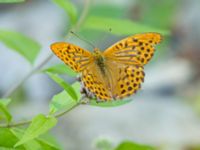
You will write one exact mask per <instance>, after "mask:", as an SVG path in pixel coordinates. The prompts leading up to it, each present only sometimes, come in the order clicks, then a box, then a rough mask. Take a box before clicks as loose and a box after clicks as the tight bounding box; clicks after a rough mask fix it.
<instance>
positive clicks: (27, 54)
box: [0, 30, 41, 63]
mask: <svg viewBox="0 0 200 150" xmlns="http://www.w3.org/2000/svg"><path fill="white" fill-rule="evenodd" d="M0 41H1V42H3V43H4V44H5V45H6V46H7V47H9V48H10V49H12V50H15V51H16V52H17V53H19V54H20V55H22V56H23V57H24V58H26V59H27V60H28V61H29V62H30V63H33V62H34V60H35V59H36V57H37V55H38V53H39V52H40V48H41V46H40V44H39V43H37V42H36V41H35V40H33V39H31V38H29V37H27V36H25V35H23V34H21V33H18V32H11V31H7V30H0Z"/></svg>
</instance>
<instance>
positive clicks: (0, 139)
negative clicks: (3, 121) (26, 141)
mask: <svg viewBox="0 0 200 150" xmlns="http://www.w3.org/2000/svg"><path fill="white" fill-rule="evenodd" d="M0 135H1V136H0V149H3V148H13V146H14V144H15V143H16V142H17V141H18V138H17V137H16V136H15V135H14V134H13V133H12V132H11V131H10V129H6V128H0ZM2 135H3V136H2ZM13 150H14V148H13ZM16 150H23V148H22V147H21V146H20V147H18V148H17V149H16Z"/></svg>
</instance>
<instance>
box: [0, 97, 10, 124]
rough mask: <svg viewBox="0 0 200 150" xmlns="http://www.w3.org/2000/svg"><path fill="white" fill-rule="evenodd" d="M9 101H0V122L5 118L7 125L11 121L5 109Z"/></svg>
mask: <svg viewBox="0 0 200 150" xmlns="http://www.w3.org/2000/svg"><path fill="white" fill-rule="evenodd" d="M10 101H11V99H0V120H2V119H4V118H5V119H6V120H7V122H8V123H9V122H10V121H11V120H12V115H11V114H10V112H9V111H8V109H7V105H8V104H9V103H10Z"/></svg>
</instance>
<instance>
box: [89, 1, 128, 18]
mask: <svg viewBox="0 0 200 150" xmlns="http://www.w3.org/2000/svg"><path fill="white" fill-rule="evenodd" d="M126 13H127V8H126V7H122V6H117V5H109V4H104V5H101V4H98V5H94V6H93V7H91V9H90V14H92V15H94V16H102V17H103V16H104V17H111V18H124V17H125V16H126Z"/></svg>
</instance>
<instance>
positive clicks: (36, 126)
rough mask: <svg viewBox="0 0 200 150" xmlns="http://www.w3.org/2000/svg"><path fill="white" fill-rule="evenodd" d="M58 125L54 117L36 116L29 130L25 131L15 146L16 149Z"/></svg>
mask: <svg viewBox="0 0 200 150" xmlns="http://www.w3.org/2000/svg"><path fill="white" fill-rule="evenodd" d="M56 123H57V119H56V118H54V117H46V116H44V115H42V114H40V115H38V116H36V117H35V118H34V119H33V121H32V123H31V124H30V126H29V127H28V129H27V130H26V131H25V133H24V135H23V137H22V138H21V139H20V140H19V141H18V142H17V143H16V144H15V147H17V146H19V145H21V144H24V143H26V142H27V141H30V140H32V139H34V138H37V137H38V136H39V135H41V134H44V133H45V132H47V131H48V130H49V129H51V128H52V127H54V126H55V125H56Z"/></svg>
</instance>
